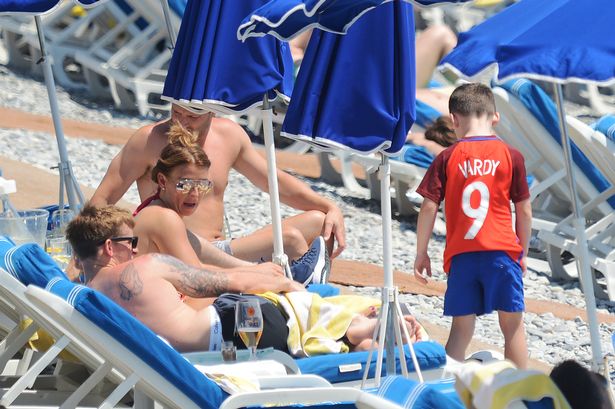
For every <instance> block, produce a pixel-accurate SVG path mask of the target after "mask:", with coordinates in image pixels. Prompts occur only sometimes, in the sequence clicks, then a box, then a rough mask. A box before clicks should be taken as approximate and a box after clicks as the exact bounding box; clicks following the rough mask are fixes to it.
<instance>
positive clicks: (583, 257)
mask: <svg viewBox="0 0 615 409" xmlns="http://www.w3.org/2000/svg"><path fill="white" fill-rule="evenodd" d="M554 89H555V97H556V100H557V114H558V116H559V125H560V133H561V135H562V136H561V137H562V147H563V148H564V162H565V165H566V172H567V173H568V189H569V190H570V196H571V198H572V210H573V213H574V229H575V232H576V236H577V237H576V241H577V245H576V248H577V254H578V257H577V268H578V270H579V278H580V279H581V284H582V285H583V294H584V295H585V308H586V309H587V322H588V325H589V336H590V341H591V349H592V369H593V370H594V371H599V368H600V365H601V364H602V350H601V343H600V331H599V324H598V320H597V313H596V298H595V296H594V284H593V280H592V272H591V270H590V265H589V252H588V250H587V236H586V233H585V217H584V215H583V213H582V209H581V205H580V203H579V197H578V195H577V184H576V178H575V175H574V172H573V171H572V154H571V152H572V150H571V147H570V138H569V137H568V126H567V125H566V115H565V112H564V103H563V99H562V85H561V84H555V85H554Z"/></svg>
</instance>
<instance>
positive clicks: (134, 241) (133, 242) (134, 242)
mask: <svg viewBox="0 0 615 409" xmlns="http://www.w3.org/2000/svg"><path fill="white" fill-rule="evenodd" d="M109 240H111V241H114V242H116V243H117V242H120V241H129V242H130V247H131V248H132V249H133V250H134V249H136V248H137V244H139V238H138V237H137V236H118V237H110V238H109ZM105 241H107V239H105V240H103V241H101V242H100V243H98V245H99V246H100V245H101V244H104V243H105Z"/></svg>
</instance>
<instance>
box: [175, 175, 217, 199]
mask: <svg viewBox="0 0 615 409" xmlns="http://www.w3.org/2000/svg"><path fill="white" fill-rule="evenodd" d="M213 187H214V182H212V181H211V180H209V179H189V178H180V179H179V180H178V181H177V183H176V184H175V189H176V190H177V191H178V192H180V193H183V194H188V193H190V192H191V191H192V189H195V190H196V191H197V193H198V194H199V195H205V194H207V193H209V192H210V191H211V189H212V188H213Z"/></svg>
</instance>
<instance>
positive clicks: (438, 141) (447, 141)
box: [406, 116, 457, 156]
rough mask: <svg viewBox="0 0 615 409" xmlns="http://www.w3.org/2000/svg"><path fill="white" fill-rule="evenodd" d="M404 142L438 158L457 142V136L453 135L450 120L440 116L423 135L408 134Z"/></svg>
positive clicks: (418, 133) (416, 133)
mask: <svg viewBox="0 0 615 409" xmlns="http://www.w3.org/2000/svg"><path fill="white" fill-rule="evenodd" d="M406 142H410V143H412V144H414V145H417V146H423V147H424V148H426V149H427V150H428V151H429V152H430V153H432V154H433V155H434V156H438V155H439V154H440V152H442V151H443V150H444V149H446V148H448V147H449V146H451V145H452V144H454V143H455V142H457V135H455V130H454V129H453V121H452V120H451V118H450V117H449V116H441V117H439V118H437V119H436V120H435V121H434V123H433V124H431V125H430V126H428V127H427V129H425V132H424V133H422V132H410V133H408V136H407V137H406Z"/></svg>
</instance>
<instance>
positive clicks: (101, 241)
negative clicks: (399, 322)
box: [66, 203, 421, 355]
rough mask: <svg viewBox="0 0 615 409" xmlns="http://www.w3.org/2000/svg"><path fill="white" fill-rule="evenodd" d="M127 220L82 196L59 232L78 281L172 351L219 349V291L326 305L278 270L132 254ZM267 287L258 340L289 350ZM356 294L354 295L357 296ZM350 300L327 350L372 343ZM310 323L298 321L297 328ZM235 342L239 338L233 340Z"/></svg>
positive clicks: (222, 322) (123, 213) (412, 328)
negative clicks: (193, 301)
mask: <svg viewBox="0 0 615 409" xmlns="http://www.w3.org/2000/svg"><path fill="white" fill-rule="evenodd" d="M133 228H134V219H133V217H132V216H131V214H130V213H129V212H128V211H127V210H124V209H121V208H118V207H116V206H113V205H107V206H102V207H95V206H93V205H91V204H89V203H88V204H86V205H85V206H84V208H83V210H82V211H81V213H80V214H79V215H78V216H77V217H75V218H74V219H73V220H72V221H71V222H70V223H69V224H68V226H67V229H66V236H67V239H68V240H69V242H70V243H71V245H72V246H73V253H74V258H75V263H76V264H77V265H78V267H79V268H80V269H81V271H82V272H83V278H84V283H85V284H86V285H87V286H89V287H91V288H93V289H95V290H97V291H100V292H102V293H104V294H105V295H107V296H108V297H109V298H111V299H112V300H113V301H115V302H116V303H118V304H119V305H120V306H122V307H123V308H125V309H126V310H127V311H128V312H129V313H130V314H132V315H133V316H134V317H136V318H137V319H139V320H140V321H141V322H142V323H143V324H145V325H146V326H148V327H149V328H150V329H152V330H153V331H154V332H155V333H157V334H158V335H160V336H161V337H163V338H165V339H166V340H167V341H168V342H169V343H170V344H171V345H172V346H173V347H175V348H176V349H177V350H178V351H181V352H187V351H198V350H218V349H220V345H221V342H222V340H223V334H232V332H233V331H234V313H233V311H232V306H233V305H234V303H233V302H230V303H229V302H228V298H225V297H227V296H223V297H220V296H222V295H223V294H225V293H229V292H232V293H244V294H246V293H247V294H260V293H265V292H267V291H272V292H274V293H284V292H289V291H292V292H291V293H290V294H291V297H289V298H288V299H289V300H290V299H292V298H295V299H297V297H298V298H301V297H302V294H303V293H305V294H304V296H309V297H311V298H309V299H308V300H309V301H310V302H311V303H312V304H313V303H317V305H318V308H321V309H322V308H326V307H327V305H326V304H327V302H325V301H323V299H321V298H320V297H319V296H318V295H317V294H308V293H307V292H305V291H299V292H296V290H301V289H302V287H301V286H300V285H299V284H297V283H296V282H294V281H292V280H290V279H287V278H285V277H284V276H282V275H281V274H280V275H273V274H263V273H259V272H251V273H250V274H246V273H245V271H243V270H242V269H241V268H237V269H226V270H225V269H219V268H218V269H215V268H200V267H194V266H190V265H188V264H186V263H184V262H182V261H181V260H179V259H177V258H175V257H173V256H170V255H167V254H160V253H149V254H145V255H142V256H139V257H134V256H135V255H136V254H137V246H138V239H137V237H136V236H134V231H133ZM178 293H181V294H185V295H187V296H190V297H193V298H206V299H208V300H209V304H208V306H207V307H205V305H206V304H205V303H203V304H202V308H199V309H197V308H193V307H192V306H190V305H188V304H187V303H185V302H183V300H182V298H181V297H180V296H178ZM267 294H269V295H268V296H267V297H266V298H260V300H262V301H261V306H262V310H263V318H264V329H263V337H262V338H261V341H260V343H259V347H260V348H267V347H274V348H277V349H280V350H283V351H289V344H291V339H292V337H289V326H288V325H290V324H288V325H287V318H286V316H287V315H285V313H283V312H282V310H281V309H280V308H278V307H276V305H275V304H274V303H272V302H271V301H268V300H269V299H271V298H270V297H271V294H272V293H267ZM293 296H294V297H293ZM213 297H219V298H213ZM333 298H335V297H333ZM363 298H364V297H359V296H357V299H363ZM225 300H226V302H225ZM303 301H305V299H304V300H303ZM299 304H301V302H300V303H299ZM349 304H350V306H351V307H354V308H355V310H352V309H349V307H345V308H342V309H340V308H339V307H338V308H337V310H338V311H339V313H338V315H337V316H336V320H337V321H336V322H335V325H332V326H331V328H329V331H328V332H327V334H326V337H328V338H329V339H330V340H333V341H335V342H334V343H331V342H328V343H327V342H323V344H335V345H336V346H335V347H333V348H329V349H330V350H331V349H332V350H333V352H343V351H348V350H360V349H365V348H368V347H369V346H370V345H371V337H372V334H373V330H374V328H375V325H376V323H377V319H376V318H374V317H372V316H368V315H370V314H371V312H368V313H365V314H361V313H358V311H356V308H362V309H364V310H365V306H366V304H365V303H364V302H363V303H362V305H361V303H358V302H351V303H349ZM229 305H230V306H231V309H230V310H229V308H228V307H229ZM366 311H371V310H369V309H368V310H366ZM404 322H405V325H406V328H407V329H408V331H409V333H410V334H411V335H412V339H413V340H416V339H420V338H421V328H420V326H419V325H418V324H417V322H416V320H415V319H414V318H413V317H412V316H405V321H404ZM320 324H321V327H319V328H316V332H317V335H318V336H320V337H322V336H323V335H322V334H323V332H322V331H321V330H322V326H327V325H326V324H327V323H326V322H321V323H320ZM309 329H310V328H302V329H301V331H303V332H305V331H308V330H309ZM303 332H302V333H303ZM294 339H295V340H296V337H295V338H294ZM292 342H295V341H292ZM241 346H242V345H241V343H238V347H241ZM290 349H293V351H292V352H293V354H295V355H306V354H310V353H311V352H309V351H306V350H305V349H304V348H303V344H300V349H299V350H296V348H290ZM336 349H337V351H336ZM318 352H320V353H323V352H322V349H319V348H316V350H315V351H314V352H313V353H318Z"/></svg>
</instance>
